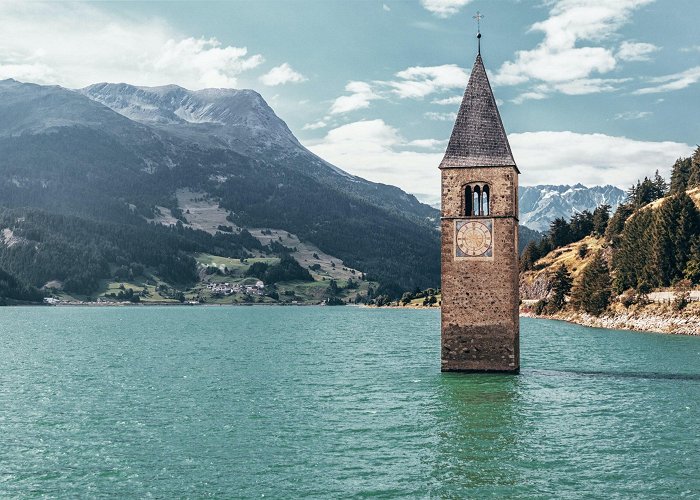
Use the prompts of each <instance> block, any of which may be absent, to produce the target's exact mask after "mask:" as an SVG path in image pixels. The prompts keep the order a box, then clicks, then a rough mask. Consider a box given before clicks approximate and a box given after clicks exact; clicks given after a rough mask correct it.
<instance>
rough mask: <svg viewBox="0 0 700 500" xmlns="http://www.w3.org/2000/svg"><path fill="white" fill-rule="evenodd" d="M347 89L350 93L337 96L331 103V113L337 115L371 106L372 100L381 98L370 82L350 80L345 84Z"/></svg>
mask: <svg viewBox="0 0 700 500" xmlns="http://www.w3.org/2000/svg"><path fill="white" fill-rule="evenodd" d="M345 91H346V92H350V95H343V96H340V97H338V98H336V99H335V100H334V101H333V104H332V105H331V110H330V112H331V114H333V115H337V114H341V113H348V112H350V111H356V110H358V109H365V108H369V105H370V101H374V100H376V99H381V98H382V97H381V96H380V95H379V94H377V93H376V92H375V91H374V90H373V89H372V86H371V85H370V84H369V83H366V82H349V83H348V84H347V85H346V86H345Z"/></svg>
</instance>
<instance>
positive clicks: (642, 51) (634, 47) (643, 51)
mask: <svg viewBox="0 0 700 500" xmlns="http://www.w3.org/2000/svg"><path fill="white" fill-rule="evenodd" d="M658 50H659V48H658V47H657V46H656V45H654V44H653V43H642V42H628V41H625V42H622V44H620V48H619V50H618V51H617V57H618V59H622V60H623V61H648V60H649V59H651V57H650V55H651V54H653V53H654V52H656V51H658Z"/></svg>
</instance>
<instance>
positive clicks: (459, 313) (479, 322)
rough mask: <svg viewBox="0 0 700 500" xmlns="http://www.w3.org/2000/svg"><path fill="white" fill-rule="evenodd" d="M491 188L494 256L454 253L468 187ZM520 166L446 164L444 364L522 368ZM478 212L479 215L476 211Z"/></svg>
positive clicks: (474, 368) (464, 367) (446, 366)
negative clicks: (458, 256) (474, 184)
mask: <svg viewBox="0 0 700 500" xmlns="http://www.w3.org/2000/svg"><path fill="white" fill-rule="evenodd" d="M470 182H486V183H488V184H489V187H490V191H491V203H490V204H491V214H490V215H488V216H484V217H483V218H492V219H493V248H494V250H493V259H492V260H469V259H467V260H458V261H457V260H455V259H454V219H455V218H462V217H463V213H464V212H463V211H464V201H463V198H464V195H463V193H464V189H463V187H464V186H465V185H466V184H468V183H470ZM517 182H518V178H517V172H516V170H515V169H514V168H513V167H488V168H454V169H443V170H442V200H443V205H442V206H443V212H442V216H443V219H442V223H441V224H442V309H441V311H442V313H441V314H442V369H443V371H511V372H517V371H518V369H519V367H520V361H519V354H520V353H519V317H518V302H519V293H518V274H519V269H518V253H517V248H518V241H517V239H518V235H517V232H518V221H517V219H516V218H515V217H513V216H514V215H515V214H517V188H518V186H517ZM476 218H478V217H476Z"/></svg>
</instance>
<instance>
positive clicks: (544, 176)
mask: <svg viewBox="0 0 700 500" xmlns="http://www.w3.org/2000/svg"><path fill="white" fill-rule="evenodd" d="M509 139H510V144H511V147H512V149H513V155H514V157H515V161H516V162H517V164H518V167H519V168H520V171H521V172H522V175H521V176H520V181H521V184H523V185H535V184H571V183H574V182H581V183H582V184H586V185H605V184H613V185H616V186H619V187H622V188H626V187H628V186H629V185H631V184H633V183H634V182H636V181H637V180H638V179H640V178H643V177H644V176H648V175H653V173H654V171H655V170H657V169H658V170H659V171H660V172H661V173H662V175H665V176H666V177H668V175H669V173H670V168H671V165H673V162H674V161H675V160H676V158H678V157H679V156H688V155H689V154H690V153H691V152H692V150H693V147H692V146H690V145H688V144H683V143H679V142H671V141H658V142H655V141H639V140H635V139H630V138H627V137H618V136H610V135H605V134H580V133H575V132H552V131H539V132H525V133H520V134H511V135H510V136H509ZM445 144H446V141H440V140H436V139H417V140H413V141H407V140H406V139H404V138H403V137H402V136H401V134H400V133H399V132H398V130H397V129H396V128H394V127H392V126H391V125H389V124H387V123H386V122H384V121H383V120H363V121H358V122H354V123H349V124H347V125H343V126H341V127H337V128H334V129H332V130H330V131H329V132H328V133H327V134H326V136H325V137H324V138H323V139H321V140H317V141H313V142H311V143H308V144H307V147H308V148H309V149H310V150H311V151H313V152H314V153H316V154H318V155H319V156H321V157H322V158H324V159H326V160H328V161H330V162H331V163H333V164H335V165H337V166H339V167H341V168H343V169H344V170H347V171H348V172H350V173H352V174H355V175H359V176H361V177H364V178H366V179H369V180H372V181H376V182H383V183H387V184H393V185H395V186H399V187H400V188H402V189H404V190H406V191H408V192H409V193H413V194H414V195H416V196H417V197H418V198H419V199H420V200H422V201H424V202H426V203H431V204H433V203H437V202H439V200H440V173H439V171H438V168H437V167H438V165H439V164H440V161H441V159H442V156H443V151H442V149H443V148H444V146H445Z"/></svg>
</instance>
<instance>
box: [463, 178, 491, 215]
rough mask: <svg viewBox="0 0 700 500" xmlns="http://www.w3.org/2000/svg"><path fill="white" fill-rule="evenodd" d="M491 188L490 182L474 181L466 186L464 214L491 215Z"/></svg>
mask: <svg viewBox="0 0 700 500" xmlns="http://www.w3.org/2000/svg"><path fill="white" fill-rule="evenodd" d="M490 213H491V190H490V188H489V185H488V184H485V183H483V182H472V183H471V184H467V185H466V186H465V187H464V215H465V216H470V215H489V214H490Z"/></svg>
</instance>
